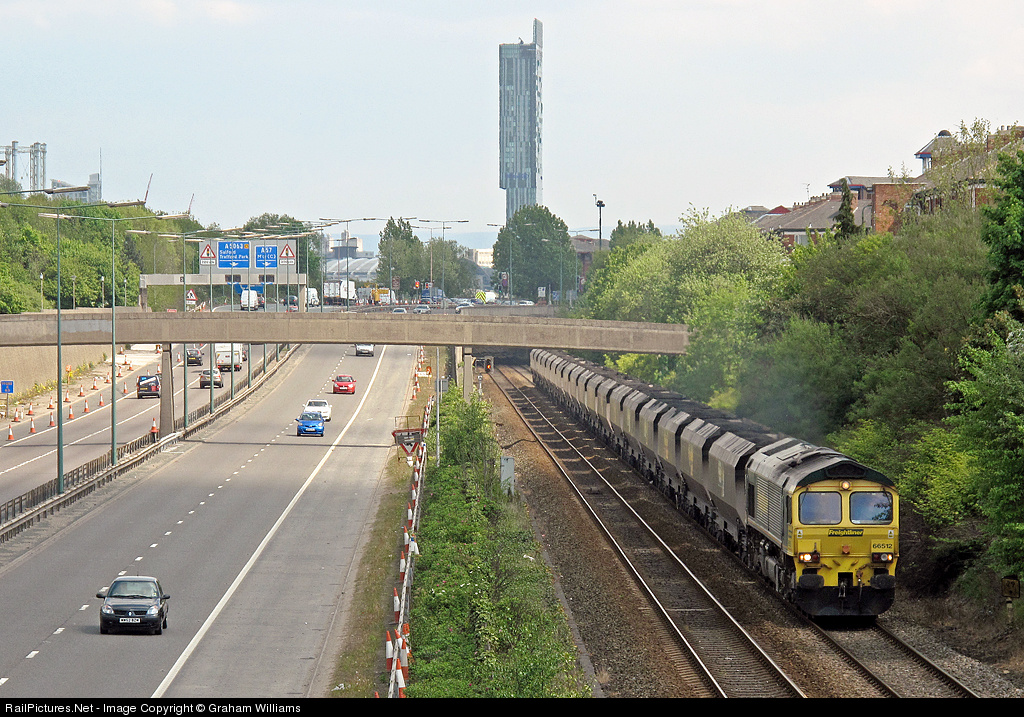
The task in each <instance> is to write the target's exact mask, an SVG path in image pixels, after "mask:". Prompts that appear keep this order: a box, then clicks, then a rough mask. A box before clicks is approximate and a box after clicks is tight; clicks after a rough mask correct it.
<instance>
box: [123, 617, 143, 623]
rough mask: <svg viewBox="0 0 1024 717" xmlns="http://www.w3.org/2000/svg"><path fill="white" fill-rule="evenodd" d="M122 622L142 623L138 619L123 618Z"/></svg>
mask: <svg viewBox="0 0 1024 717" xmlns="http://www.w3.org/2000/svg"><path fill="white" fill-rule="evenodd" d="M120 622H141V620H140V619H139V618H137V617H122V618H121V620H120Z"/></svg>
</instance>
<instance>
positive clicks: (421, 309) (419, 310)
mask: <svg viewBox="0 0 1024 717" xmlns="http://www.w3.org/2000/svg"><path fill="white" fill-rule="evenodd" d="M412 313H414V314H429V313H430V306H428V305H427V304H416V306H414V307H412Z"/></svg>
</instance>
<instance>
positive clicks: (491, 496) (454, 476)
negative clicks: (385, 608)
mask: <svg viewBox="0 0 1024 717" xmlns="http://www.w3.org/2000/svg"><path fill="white" fill-rule="evenodd" d="M441 426H442V431H441V444H442V452H441V462H440V465H435V466H432V467H430V468H428V470H427V472H426V476H425V479H424V486H425V492H424V495H423V516H422V521H421V525H420V529H419V532H418V535H417V542H418V544H419V546H420V551H421V552H422V554H421V555H420V556H419V558H417V559H416V562H415V583H414V591H413V598H412V611H411V617H410V635H411V643H412V645H413V658H414V659H413V661H412V664H411V666H410V685H409V686H408V688H407V690H406V694H407V695H408V696H410V697H587V696H590V691H589V688H588V687H587V686H586V684H585V683H584V680H583V679H582V676H581V674H580V672H579V669H578V667H577V664H576V652H575V648H574V646H573V643H572V639H571V635H570V631H569V628H568V624H567V620H566V616H565V614H564V612H563V611H562V608H561V605H560V604H559V602H558V600H557V598H556V597H555V593H554V582H553V578H552V576H551V573H550V572H549V570H548V567H547V565H546V564H545V563H544V561H543V558H542V556H541V550H540V546H539V545H538V544H537V542H536V540H535V539H534V536H533V532H532V530H531V528H530V524H529V519H528V517H527V515H526V513H525V511H524V509H523V507H522V505H521V504H520V503H519V502H518V500H516V499H515V498H509V497H506V496H504V495H503V494H502V493H501V489H500V485H499V479H498V475H497V471H496V458H497V456H498V447H497V444H496V443H495V441H494V438H493V430H492V426H491V424H490V420H489V418H488V409H487V405H486V404H485V403H484V402H482V401H480V400H479V399H474V400H473V401H472V402H471V403H469V404H466V403H464V402H463V401H462V400H461V398H460V397H458V396H456V395H454V392H453V393H451V394H449V395H448V396H446V397H445V399H444V401H443V404H442V415H441ZM435 428H436V427H435ZM432 430H434V428H432Z"/></svg>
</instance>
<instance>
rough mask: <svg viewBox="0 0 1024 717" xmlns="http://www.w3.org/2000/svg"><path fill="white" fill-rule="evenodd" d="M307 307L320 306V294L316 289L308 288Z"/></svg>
mask: <svg viewBox="0 0 1024 717" xmlns="http://www.w3.org/2000/svg"><path fill="white" fill-rule="evenodd" d="M306 306H320V294H318V293H317V291H316V289H312V288H308V287H307V288H306Z"/></svg>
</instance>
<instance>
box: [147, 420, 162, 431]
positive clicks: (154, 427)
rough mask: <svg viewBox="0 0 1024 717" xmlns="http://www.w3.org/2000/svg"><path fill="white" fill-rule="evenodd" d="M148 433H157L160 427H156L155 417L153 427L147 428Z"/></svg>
mask: <svg viewBox="0 0 1024 717" xmlns="http://www.w3.org/2000/svg"><path fill="white" fill-rule="evenodd" d="M149 432H150V433H159V432H160V429H159V428H157V427H156V419H155V418H154V419H153V427H152V428H150V429H149Z"/></svg>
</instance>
